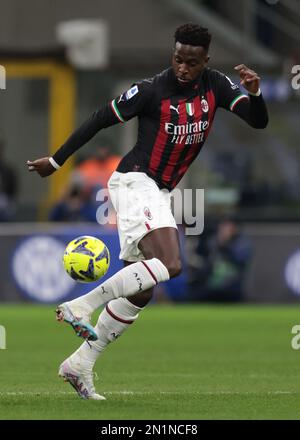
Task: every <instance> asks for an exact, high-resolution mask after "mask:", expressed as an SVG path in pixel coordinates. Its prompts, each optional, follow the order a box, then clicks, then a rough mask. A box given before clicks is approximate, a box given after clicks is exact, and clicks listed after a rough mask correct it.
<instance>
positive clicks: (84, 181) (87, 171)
mask: <svg viewBox="0 0 300 440" xmlns="http://www.w3.org/2000/svg"><path fill="white" fill-rule="evenodd" d="M120 160H121V156H117V155H113V154H112V153H111V146H110V145H109V144H108V143H105V144H103V145H100V146H99V147H97V148H96V151H95V154H94V155H93V156H92V157H90V158H88V159H85V160H83V161H81V162H80V163H79V164H78V165H77V166H76V168H75V170H74V172H73V175H72V182H73V183H74V184H76V185H80V186H81V187H82V188H83V189H84V190H85V191H86V192H87V193H89V194H90V204H91V205H95V204H97V205H98V207H99V206H100V205H101V202H104V203H106V201H107V199H108V192H107V195H106V197H105V198H104V197H103V196H101V197H100V198H99V199H98V201H97V200H96V197H97V193H98V191H99V190H101V189H105V190H106V191H107V182H108V180H109V178H110V176H111V175H112V173H113V172H114V171H115V170H116V168H117V166H118V164H119V162H120ZM109 203H110V202H109ZM99 216H100V217H102V219H104V223H102V224H103V225H105V226H107V227H113V228H115V227H116V214H115V211H114V209H113V207H112V205H111V203H110V205H109V209H108V210H106V211H105V212H104V213H103V212H102V211H101V213H100V211H98V217H99ZM102 219H100V218H98V221H99V220H100V221H101V222H102Z"/></svg>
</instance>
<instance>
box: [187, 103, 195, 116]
mask: <svg viewBox="0 0 300 440" xmlns="http://www.w3.org/2000/svg"><path fill="white" fill-rule="evenodd" d="M185 108H186V112H187V114H188V115H189V116H193V114H194V112H195V107H194V104H193V103H192V102H189V103H187V104H185Z"/></svg>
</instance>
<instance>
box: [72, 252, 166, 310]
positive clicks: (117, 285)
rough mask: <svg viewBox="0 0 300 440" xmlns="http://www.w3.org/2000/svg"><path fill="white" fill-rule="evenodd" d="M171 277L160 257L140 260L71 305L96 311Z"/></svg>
mask: <svg viewBox="0 0 300 440" xmlns="http://www.w3.org/2000/svg"><path fill="white" fill-rule="evenodd" d="M169 278H170V276H169V272H168V270H167V268H166V266H165V265H164V264H163V263H162V262H161V261H160V260H159V259H158V258H152V259H151V260H145V261H139V262H137V263H133V264H130V265H129V266H126V267H124V268H123V269H121V270H119V272H117V273H116V274H115V275H113V276H112V277H110V278H109V279H108V280H106V281H104V282H103V283H102V284H100V285H99V286H97V287H96V288H95V289H94V290H92V291H91V292H89V293H87V294H86V295H83V296H80V297H79V298H76V299H74V300H73V301H71V305H76V306H79V307H80V306H82V307H85V308H88V309H90V310H91V311H94V310H96V309H97V308H98V307H100V306H101V305H102V304H104V303H107V302H108V301H111V300H112V299H115V298H119V297H128V296H131V295H134V294H135V293H138V292H143V291H144V290H147V289H150V288H151V287H154V286H155V285H156V284H157V283H159V282H160V281H167V280H168V279H169Z"/></svg>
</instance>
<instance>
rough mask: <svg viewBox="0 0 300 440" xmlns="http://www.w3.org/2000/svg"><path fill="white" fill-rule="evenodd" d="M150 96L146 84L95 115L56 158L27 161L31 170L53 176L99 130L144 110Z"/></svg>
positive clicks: (45, 175)
mask: <svg viewBox="0 0 300 440" xmlns="http://www.w3.org/2000/svg"><path fill="white" fill-rule="evenodd" d="M148 96H149V93H148V90H146V89H145V88H144V87H143V86H142V85H141V86H138V85H135V86H133V87H132V88H131V89H130V90H128V91H127V92H125V93H123V94H122V95H120V96H119V97H118V98H116V99H114V100H113V101H111V102H110V103H109V104H107V105H106V106H105V107H103V108H101V109H100V110H98V111H96V112H94V113H93V114H92V115H91V116H90V117H89V118H88V119H87V120H86V121H85V122H84V123H83V124H82V125H81V126H80V127H79V128H78V129H77V130H76V131H74V133H72V134H71V136H70V137H69V138H68V139H67V141H66V142H65V143H64V144H63V145H62V146H61V147H60V148H59V149H58V150H57V151H56V153H55V154H54V155H53V156H52V157H43V158H41V159H37V160H34V161H29V160H28V161H27V166H28V169H29V171H36V172H37V173H38V174H39V175H40V176H41V177H47V176H50V175H51V174H52V173H54V172H55V171H56V170H57V169H59V168H60V167H61V166H62V165H63V164H64V163H65V161H66V160H67V159H68V158H69V157H70V156H71V155H72V154H74V153H75V152H76V151H77V150H78V149H79V148H80V147H82V146H83V145H85V144H86V143H87V142H88V141H89V140H90V139H92V138H93V137H94V136H95V134H96V133H98V131H99V130H101V129H103V128H106V127H110V126H112V125H115V124H117V123H119V122H125V121H128V120H129V119H131V118H133V117H134V116H136V115H138V114H140V113H141V112H142V111H143V108H144V106H145V102H146V101H147V99H148Z"/></svg>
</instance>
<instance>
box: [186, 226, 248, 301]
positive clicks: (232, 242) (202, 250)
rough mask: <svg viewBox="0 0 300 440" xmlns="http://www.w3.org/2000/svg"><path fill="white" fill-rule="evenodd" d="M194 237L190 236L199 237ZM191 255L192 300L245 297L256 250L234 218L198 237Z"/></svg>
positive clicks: (189, 282) (235, 299)
mask: <svg viewBox="0 0 300 440" xmlns="http://www.w3.org/2000/svg"><path fill="white" fill-rule="evenodd" d="M195 239H196V237H190V238H189V240H195ZM197 239H198V241H197V243H196V247H194V250H192V251H191V250H190V255H189V256H188V264H189V281H188V286H189V287H188V299H189V300H190V301H218V302H234V301H242V300H243V297H244V289H243V288H244V279H245V274H246V270H247V267H248V263H249V260H250V257H251V253H252V246H251V243H250V241H249V239H248V238H247V237H245V236H244V235H243V234H242V233H241V231H240V230H239V227H238V225H237V224H236V223H235V222H234V221H232V220H231V219H226V220H223V221H221V222H220V223H219V225H218V227H217V230H216V231H212V230H209V229H207V228H206V231H205V232H204V233H203V234H202V235H200V236H199V238H198V237H197Z"/></svg>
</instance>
